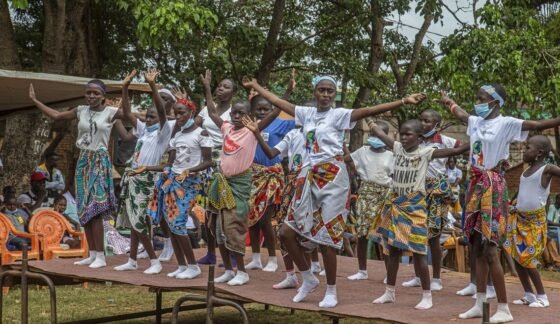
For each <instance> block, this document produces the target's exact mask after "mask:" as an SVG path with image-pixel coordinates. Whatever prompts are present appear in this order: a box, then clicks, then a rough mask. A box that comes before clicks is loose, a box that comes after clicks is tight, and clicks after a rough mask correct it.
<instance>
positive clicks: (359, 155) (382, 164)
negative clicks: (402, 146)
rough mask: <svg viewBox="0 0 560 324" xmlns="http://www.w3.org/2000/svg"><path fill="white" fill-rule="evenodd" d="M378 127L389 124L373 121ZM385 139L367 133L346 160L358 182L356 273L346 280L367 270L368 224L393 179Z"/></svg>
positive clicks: (358, 277) (365, 275)
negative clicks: (352, 166)
mask: <svg viewBox="0 0 560 324" xmlns="http://www.w3.org/2000/svg"><path fill="white" fill-rule="evenodd" d="M377 125H378V126H379V128H381V130H382V131H383V132H384V133H385V134H389V125H388V124H387V123H386V122H384V121H379V122H378V123H377ZM386 147H387V146H386V145H385V143H383V141H381V140H380V139H379V138H378V137H376V136H375V135H374V134H372V133H370V136H369V138H368V145H367V146H364V147H361V148H359V149H358V150H356V151H355V152H353V153H352V154H350V156H348V160H349V161H350V162H353V163H354V165H355V167H356V171H357V172H358V175H359V176H360V180H361V184H360V189H359V190H358V200H357V202H356V214H357V219H356V233H357V235H358V249H357V250H358V251H357V252H358V267H359V270H358V272H357V273H355V274H353V275H351V276H349V277H348V279H350V280H365V279H367V278H368V273H367V246H368V237H369V232H370V228H371V227H372V226H374V224H375V223H376V220H377V219H378V216H379V215H380V214H381V209H382V208H383V203H384V202H385V197H386V196H387V193H388V191H389V188H390V187H391V184H392V182H393V180H392V179H391V175H392V174H393V164H394V161H393V152H391V151H389V150H387V149H386Z"/></svg>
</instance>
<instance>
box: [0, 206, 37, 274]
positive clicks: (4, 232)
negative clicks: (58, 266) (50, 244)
mask: <svg viewBox="0 0 560 324" xmlns="http://www.w3.org/2000/svg"><path fill="white" fill-rule="evenodd" d="M10 233H12V234H13V235H15V236H19V237H26V238H28V239H30V240H31V249H29V250H28V251H27V257H28V259H29V260H39V256H40V253H39V237H38V235H37V234H32V233H23V232H18V231H17V230H16V228H15V227H14V225H13V224H12V222H11V221H10V219H9V218H8V217H7V216H6V215H4V214H2V213H0V254H1V257H0V260H1V264H9V263H13V262H15V261H19V260H21V258H22V256H23V253H22V252H21V251H8V249H7V248H6V241H7V240H8V236H9V234H10Z"/></svg>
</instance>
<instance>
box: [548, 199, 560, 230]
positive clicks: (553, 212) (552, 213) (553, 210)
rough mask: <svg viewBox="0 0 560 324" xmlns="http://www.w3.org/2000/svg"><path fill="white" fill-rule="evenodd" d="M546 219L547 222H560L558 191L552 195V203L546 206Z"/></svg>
mask: <svg viewBox="0 0 560 324" xmlns="http://www.w3.org/2000/svg"><path fill="white" fill-rule="evenodd" d="M546 220H547V221H548V222H549V223H560V222H559V220H560V193H557V194H556V196H555V197H554V203H553V204H550V206H549V207H548V213H547V215H546Z"/></svg>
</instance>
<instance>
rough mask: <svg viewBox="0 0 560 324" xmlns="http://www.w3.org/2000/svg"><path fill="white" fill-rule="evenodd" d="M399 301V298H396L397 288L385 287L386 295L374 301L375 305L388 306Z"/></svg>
mask: <svg viewBox="0 0 560 324" xmlns="http://www.w3.org/2000/svg"><path fill="white" fill-rule="evenodd" d="M395 301H397V297H396V296H395V286H389V285H386V286H385V293H383V295H381V297H379V298H377V299H376V300H374V301H373V303H374V304H387V303H394V302H395Z"/></svg>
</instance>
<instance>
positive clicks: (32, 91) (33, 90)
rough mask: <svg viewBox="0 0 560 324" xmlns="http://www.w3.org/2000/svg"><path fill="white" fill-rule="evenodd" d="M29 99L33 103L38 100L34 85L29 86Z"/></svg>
mask: <svg viewBox="0 0 560 324" xmlns="http://www.w3.org/2000/svg"><path fill="white" fill-rule="evenodd" d="M29 98H30V99H31V100H33V101H35V100H37V97H36V96H35V89H34V88H33V83H30V84H29Z"/></svg>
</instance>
